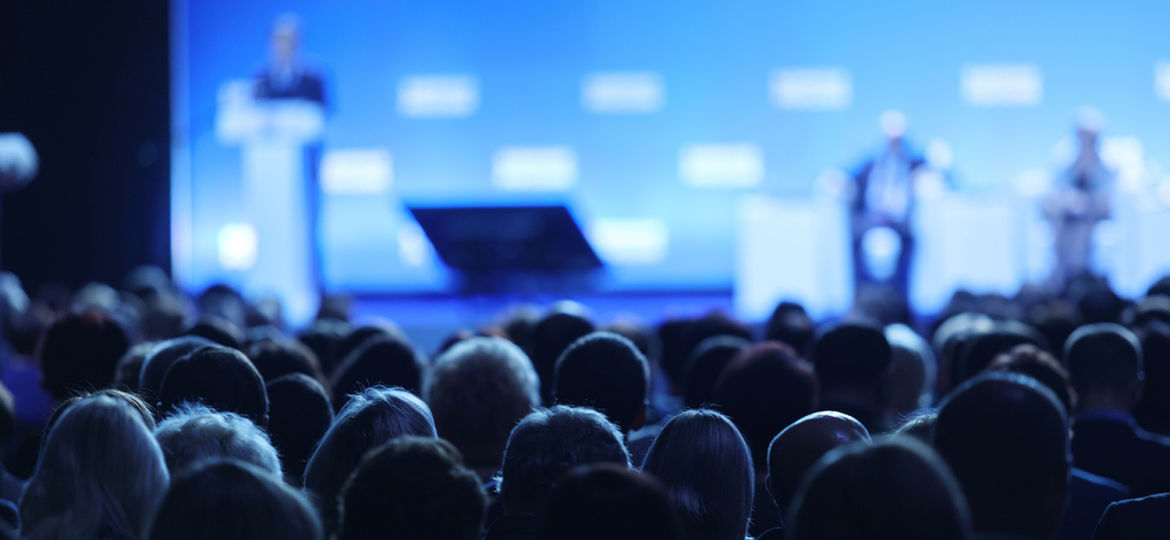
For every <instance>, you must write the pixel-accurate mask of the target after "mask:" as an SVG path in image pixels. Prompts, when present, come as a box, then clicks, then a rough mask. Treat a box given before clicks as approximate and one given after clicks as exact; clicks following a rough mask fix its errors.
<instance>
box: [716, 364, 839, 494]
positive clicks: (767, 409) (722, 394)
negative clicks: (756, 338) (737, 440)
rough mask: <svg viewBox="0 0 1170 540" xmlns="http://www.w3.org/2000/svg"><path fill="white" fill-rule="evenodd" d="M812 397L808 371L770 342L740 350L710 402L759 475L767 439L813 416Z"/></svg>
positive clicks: (813, 377)
mask: <svg viewBox="0 0 1170 540" xmlns="http://www.w3.org/2000/svg"><path fill="white" fill-rule="evenodd" d="M817 393H818V385H817V378H816V375H814V374H813V369H812V366H809V365H808V362H805V361H804V360H802V359H800V357H798V356H797V355H796V352H795V351H793V350H792V348H791V347H789V346H787V345H785V344H783V343H778V342H774V341H771V342H764V343H758V344H755V345H752V346H750V347H747V348H746V349H744V350H742V351H740V352H739V354H738V355H736V357H735V358H734V359H733V360H732V361H731V363H730V364H728V366H727V367H726V368H724V370H723V374H722V375H721V376H720V377H719V381H718V382H717V383H716V385H715V402H716V403H718V404H719V407H720V409H721V410H722V411H723V412H724V413H726V414H727V416H729V417H731V420H732V421H734V422H735V425H736V426H737V427H738V428H739V430H740V432H741V433H742V434H743V437H744V439H746V440H747V443H748V447H749V448H751V451H752V461H753V462H754V463H755V464H756V466H757V467H759V468H760V470H761V471H762V470H763V469H764V467H765V466H766V464H767V462H768V444H769V443H771V442H772V437H775V436H776V434H777V433H780V430H782V429H784V428H785V426H787V425H789V424H791V423H793V422H795V421H796V420H798V419H800V418H801V417H803V416H805V415H807V414H809V413H811V412H813V410H814V407H815V406H816V403H817Z"/></svg>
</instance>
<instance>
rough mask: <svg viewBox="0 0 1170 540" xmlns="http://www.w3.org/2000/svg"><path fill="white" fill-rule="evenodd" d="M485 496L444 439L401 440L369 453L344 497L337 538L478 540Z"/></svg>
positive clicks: (401, 438) (481, 488)
mask: <svg viewBox="0 0 1170 540" xmlns="http://www.w3.org/2000/svg"><path fill="white" fill-rule="evenodd" d="M486 508H487V495H486V494H485V493H484V490H483V486H481V485H480V480H479V477H478V476H476V475H475V473H474V472H472V471H471V470H469V469H467V468H466V467H464V466H463V460H462V459H460V456H459V451H458V450H456V449H455V447H453V446H451V443H448V442H447V441H444V440H441V439H432V438H421V437H409V436H407V437H399V438H397V439H394V440H392V441H390V442H388V443H386V444H385V445H383V446H380V447H378V448H376V449H374V450H371V451H370V452H369V453H368V454H366V457H365V458H363V459H362V462H361V464H359V465H358V467H357V470H356V471H354V473H353V475H352V476H351V477H350V478H349V481H348V482H346V485H345V488H344V490H343V491H342V495H341V533H340V535H339V536H338V538H339V540H380V539H383V538H386V537H387V536H392V537H395V538H442V539H445V540H478V539H479V538H480V532H481V529H482V528H483V521H484V513H485V509H486Z"/></svg>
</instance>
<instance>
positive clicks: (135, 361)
mask: <svg viewBox="0 0 1170 540" xmlns="http://www.w3.org/2000/svg"><path fill="white" fill-rule="evenodd" d="M154 345H155V344H154V343H153V342H146V343H139V344H137V345H134V346H133V347H130V348H129V349H127V350H126V353H125V354H123V355H122V357H121V358H119V359H118V363H117V365H116V366H115V368H114V381H113V384H114V386H117V387H118V388H122V389H123V390H129V391H131V392H135V391H137V390H138V374H139V373H141V372H142V364H143V363H144V362H145V361H146V357H147V355H149V354H150V351H152V350H154Z"/></svg>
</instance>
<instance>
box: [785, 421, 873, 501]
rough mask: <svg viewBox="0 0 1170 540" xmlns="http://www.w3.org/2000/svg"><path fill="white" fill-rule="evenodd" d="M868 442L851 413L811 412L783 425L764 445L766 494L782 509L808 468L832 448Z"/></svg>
mask: <svg viewBox="0 0 1170 540" xmlns="http://www.w3.org/2000/svg"><path fill="white" fill-rule="evenodd" d="M854 442H866V443H868V442H869V431H866V429H865V426H863V425H861V422H858V421H857V420H856V419H854V418H853V417H852V416H849V415H847V414H841V413H839V412H833V411H822V412H815V413H812V414H810V415H808V416H805V417H804V418H801V419H800V420H797V421H795V422H793V423H792V425H790V426H788V427H786V428H784V431H781V432H780V433H779V434H778V435H776V438H774V439H772V444H771V445H769V446H768V454H767V456H768V462H767V463H768V477H767V480H766V482H767V485H768V493H771V494H772V500H773V501H774V502H775V503H776V507H777V508H779V509H780V512H781V515H783V513H784V512H786V511H787V510H788V508H789V505H790V504H791V502H792V497H793V496H794V495H796V489H797V488H798V487H800V484H801V482H802V481H803V480H804V478H805V476H807V475H808V472H809V470H811V469H812V467H813V465H814V464H816V462H817V461H818V460H820V459H821V458H822V457H824V455H825V454H827V453H829V451H831V450H833V449H834V448H837V447H840V446H844V445H847V444H850V443H854Z"/></svg>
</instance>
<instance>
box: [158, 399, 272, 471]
mask: <svg viewBox="0 0 1170 540" xmlns="http://www.w3.org/2000/svg"><path fill="white" fill-rule="evenodd" d="M154 437H155V439H156V440H158V445H159V446H160V447H162V451H163V457H164V458H166V461H167V469H168V470H170V471H171V474H172V475H174V474H178V473H179V472H180V471H182V470H183V469H185V468H187V467H190V466H192V465H194V464H196V463H198V462H201V461H207V460H211V459H234V460H237V461H242V462H244V463H247V464H249V465H252V466H254V467H256V468H258V469H260V470H262V471H264V472H267V473H268V474H273V475H277V476H279V475H280V458H279V457H278V456H277V454H276V449H275V448H273V447H272V442H271V441H269V440H268V435H267V434H265V433H264V431H263V430H261V429H260V428H258V427H256V424H253V423H252V421H251V420H248V419H247V418H244V417H242V416H240V415H238V414H235V413H230V412H219V411H216V410H214V409H210V408H208V407H206V406H203V405H194V404H186V405H182V406H180V407H179V408H178V409H177V410H176V411H175V412H174V413H172V414H171V415H170V416H168V417H167V418H165V419H164V420H163V421H162V422H159V424H158V427H157V428H155V429H154Z"/></svg>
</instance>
